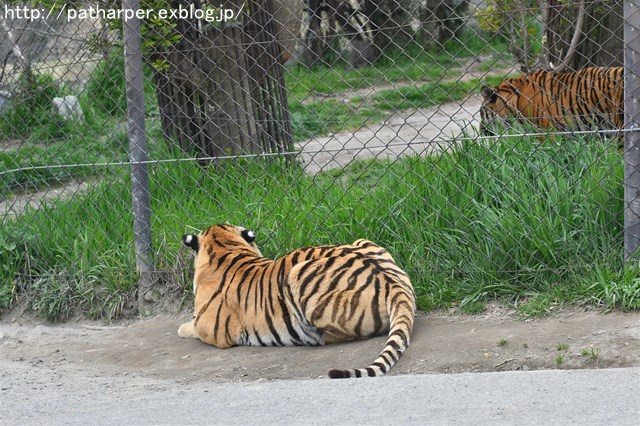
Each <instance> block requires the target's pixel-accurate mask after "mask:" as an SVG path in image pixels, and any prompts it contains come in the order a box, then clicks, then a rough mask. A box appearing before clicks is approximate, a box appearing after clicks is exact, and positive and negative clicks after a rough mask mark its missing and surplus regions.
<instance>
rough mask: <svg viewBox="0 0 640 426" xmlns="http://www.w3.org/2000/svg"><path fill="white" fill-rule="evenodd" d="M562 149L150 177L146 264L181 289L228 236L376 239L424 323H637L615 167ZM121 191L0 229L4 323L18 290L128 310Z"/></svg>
mask: <svg viewBox="0 0 640 426" xmlns="http://www.w3.org/2000/svg"><path fill="white" fill-rule="evenodd" d="M556 142H557V144H555V143H545V144H539V143H538V142H537V141H536V140H530V139H516V140H507V141H505V142H502V143H496V144H490V145H483V144H479V143H475V142H473V143H472V142H467V143H464V144H462V145H461V146H460V147H459V149H457V150H456V151H455V152H453V153H446V154H442V155H440V156H434V157H427V158H420V157H406V158H402V159H399V160H396V161H393V162H389V161H374V160H370V161H361V162H356V163H354V164H352V165H351V166H349V167H347V168H345V169H341V170H336V171H330V172H326V173H323V174H320V175H316V176H309V175H306V174H304V172H303V171H302V170H301V168H300V167H297V166H295V165H290V164H289V165H286V164H283V163H280V162H279V161H273V160H271V161H267V160H264V159H256V160H229V161H228V162H222V163H220V164H218V165H217V166H211V167H209V168H203V167H200V166H197V165H195V164H192V163H190V162H175V163H168V164H158V165H154V166H152V167H151V192H152V203H153V204H152V211H153V216H152V226H153V235H154V242H153V244H154V250H155V264H156V267H157V268H158V269H159V270H162V271H164V272H165V273H166V274H167V277H166V279H169V280H174V281H175V280H179V275H181V274H183V273H184V271H183V270H182V268H183V266H182V265H184V264H185V256H188V253H187V251H186V250H184V249H182V248H181V242H180V236H181V234H183V233H184V232H194V230H199V229H202V228H204V227H206V226H208V225H211V224H213V223H219V222H225V221H228V222H231V223H237V224H243V225H244V226H246V227H250V228H252V229H254V230H255V231H256V233H257V235H258V244H259V245H260V246H261V249H262V250H263V253H265V255H268V256H270V257H275V256H279V255H282V254H284V253H285V252H286V251H288V250H291V249H294V248H297V247H299V246H302V245H309V244H330V243H346V242H351V241H353V240H354V239H356V238H361V237H365V238H369V239H372V240H374V241H376V242H378V243H380V244H382V245H384V246H386V247H387V248H388V249H389V250H390V251H391V252H392V254H393V255H394V257H395V258H396V260H397V261H398V263H399V264H400V265H401V266H402V267H403V268H405V269H406V270H407V271H408V272H409V274H410V276H411V278H412V280H413V283H414V286H415V288H416V291H417V293H418V296H419V299H418V300H419V306H420V307H421V308H423V309H429V308H432V307H444V306H451V305H462V306H467V307H469V308H470V309H474V307H477V306H478V303H480V304H482V303H483V301H486V300H487V299H489V298H505V299H506V300H509V301H512V302H514V303H520V304H522V305H523V309H527V306H528V307H529V309H531V306H533V302H534V301H535V302H536V303H537V306H540V307H539V310H540V309H542V310H544V309H545V306H548V304H549V303H553V302H563V301H570V302H580V301H585V302H588V303H593V304H598V305H604V306H610V307H613V306H621V307H624V308H634V307H635V308H637V307H640V301H639V300H638V297H637V296H638V286H639V285H640V279H638V277H637V275H636V272H635V271H633V270H632V271H626V270H624V269H623V268H622V257H621V253H622V217H623V203H622V199H623V193H622V191H623V190H622V173H623V172H622V161H621V158H620V156H619V154H618V153H617V151H616V150H615V149H614V148H612V147H609V146H606V145H604V144H602V143H600V142H593V141H587V140H583V139H577V138H573V139H558V140H556ZM114 176H116V179H115V180H113V181H109V182H104V183H103V184H101V185H98V186H97V187H96V188H95V189H94V190H93V191H91V192H89V193H87V194H86V195H85V196H84V197H79V198H77V199H73V200H70V201H67V202H64V203H63V202H58V203H57V205H56V206H55V207H49V208H46V209H42V210H38V211H31V212H29V213H27V214H26V215H24V216H22V217H20V218H19V219H18V220H16V221H15V222H12V223H4V224H2V225H1V226H0V235H4V240H3V241H2V244H4V245H5V246H8V247H12V250H9V251H8V252H5V254H4V256H5V257H7V259H6V263H5V264H6V265H8V266H7V267H5V268H4V269H0V274H1V276H0V280H1V281H0V282H2V283H3V284H1V285H0V288H1V289H2V290H1V292H0V295H4V296H3V298H2V297H0V301H4V302H2V303H4V305H5V307H6V305H7V303H8V302H7V300H9V299H11V298H13V297H15V294H16V288H15V286H16V285H17V286H18V287H19V288H18V290H20V289H21V288H22V289H25V288H29V287H31V288H36V290H37V291H38V292H40V293H39V294H41V295H44V294H45V293H46V290H45V289H46V288H47V286H49V287H50V288H52V289H53V290H51V291H54V293H55V294H57V295H58V298H59V297H64V298H66V300H71V301H72V302H73V303H71V302H70V303H69V304H68V306H66V307H65V306H63V307H61V308H59V310H61V311H63V312H68V311H69V310H70V309H71V307H73V306H74V304H75V306H80V307H82V309H84V310H85V311H87V310H89V307H91V309H92V310H91V312H93V314H94V315H96V316H101V315H102V316H108V315H111V314H108V312H111V313H112V314H117V312H118V311H119V309H121V308H122V306H124V302H123V301H126V300H128V299H129V298H130V297H131V295H132V293H133V292H134V291H135V282H136V275H135V262H134V253H133V240H132V238H133V237H132V231H131V229H132V226H131V224H132V218H131V213H130V207H129V198H130V197H129V186H128V179H127V178H126V170H122V173H115V174H114ZM118 176H119V177H118ZM70 230H72V231H70ZM187 259H188V257H187ZM187 264H188V262H187ZM596 269H597V271H598V273H595V272H594V271H595V270H596ZM42 277H48V278H47V279H44V280H43V279H42ZM51 277H53V278H51ZM43 292H45V293H43ZM83 295H84V296H83ZM40 299H42V297H41V298H40ZM523 300H526V301H529V302H530V303H529V304H528V305H527V304H526V303H524V304H523V303H521V302H522V301H523ZM541 300H543V301H546V302H544V303H540V301H541ZM117 303H119V305H116V307H114V304H117ZM96 306H98V307H99V308H96ZM36 307H37V306H36ZM118 307H119V308H118ZM40 308H41V309H43V310H44V307H40ZM56 312H57V311H56ZM105 312H107V313H105Z"/></svg>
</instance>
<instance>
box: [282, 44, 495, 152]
mask: <svg viewBox="0 0 640 426" xmlns="http://www.w3.org/2000/svg"><path fill="white" fill-rule="evenodd" d="M504 49H505V47H504V45H503V42H502V41H500V40H498V39H495V41H493V42H492V43H491V44H487V43H486V42H479V41H478V37H474V35H473V34H470V33H465V34H464V35H463V37H462V39H461V40H458V41H450V42H448V43H447V44H446V45H445V49H444V50H434V49H432V50H425V49H423V48H422V46H420V45H419V44H417V43H409V44H408V45H407V46H405V48H404V50H396V51H392V52H390V53H388V54H387V55H385V56H384V57H383V58H382V59H381V60H380V61H378V62H377V63H376V64H375V65H372V66H370V67H363V68H357V69H353V68H351V67H348V66H346V65H340V64H335V65H333V66H326V65H323V66H315V67H312V68H308V67H306V66H303V65H297V66H294V67H291V68H289V69H288V70H287V72H286V76H285V80H286V86H287V93H288V97H289V110H290V112H291V116H292V129H293V138H294V140H295V141H301V140H305V139H309V138H311V137H316V136H323V135H326V134H328V133H330V132H336V131H341V130H350V129H357V128H360V127H362V126H365V125H369V124H371V123H375V122H378V121H381V120H382V119H383V118H385V117H388V116H389V115H390V113H391V112H393V111H398V110H403V109H409V108H426V107H429V106H433V105H438V104H440V103H442V102H451V101H455V100H459V99H463V98H464V97H465V96H467V95H468V94H469V93H470V92H477V91H478V90H479V87H480V86H481V85H482V84H481V83H480V81H479V80H477V79H474V80H471V81H458V79H459V78H460V76H461V75H462V72H463V70H464V67H465V63H464V62H465V60H466V59H467V58H471V57H475V56H477V55H486V54H495V53H496V52H500V51H503V50H504ZM456 66H458V67H459V69H458V70H454V69H452V68H454V67H456ZM486 80H487V81H486V83H484V84H489V85H497V84H498V83H499V82H500V81H501V80H502V79H501V78H496V77H489V78H487V79H486ZM394 83H402V84H403V85H405V87H401V88H398V89H380V90H378V91H377V92H376V93H375V94H374V95H373V96H372V97H370V99H363V98H362V97H361V96H358V95H353V96H350V97H348V99H349V100H348V101H347V102H341V101H337V100H335V99H326V98H327V97H329V96H335V95H336V94H340V93H342V94H345V93H346V94H349V93H350V92H352V91H354V90H357V89H364V88H369V87H372V86H384V85H390V84H394Z"/></svg>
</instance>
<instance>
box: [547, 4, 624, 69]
mask: <svg viewBox="0 0 640 426" xmlns="http://www.w3.org/2000/svg"><path fill="white" fill-rule="evenodd" d="M540 4H541V7H542V9H541V11H542V17H543V19H545V18H546V20H545V21H544V22H543V24H544V25H545V29H544V31H545V36H546V37H545V43H544V44H543V55H542V60H541V62H542V67H543V68H546V69H558V68H561V69H564V68H565V66H566V68H567V69H571V70H577V69H580V68H583V67H586V66H622V60H623V47H624V46H623V27H622V24H623V16H622V14H623V9H622V6H623V0H601V1H593V2H592V1H588V2H587V1H585V2H584V3H583V1H580V2H562V1H560V0H541V2H540ZM583 5H584V6H585V9H584V12H583V13H582V21H583V22H582V24H581V6H583Z"/></svg>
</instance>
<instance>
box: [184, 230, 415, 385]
mask: <svg viewBox="0 0 640 426" xmlns="http://www.w3.org/2000/svg"><path fill="white" fill-rule="evenodd" d="M245 233H247V231H245V230H244V228H240V227H236V226H232V225H215V226H212V227H209V228H208V229H206V230H205V231H203V232H202V233H201V234H200V235H197V236H196V235H188V236H184V237H183V242H184V243H185V245H187V246H189V247H191V248H192V249H193V250H194V251H195V252H196V256H195V276H194V292H195V307H194V312H195V315H194V318H193V320H192V321H191V322H189V323H186V324H182V325H181V326H180V329H179V331H178V334H179V335H180V336H181V337H196V338H198V339H200V340H202V341H203V342H206V343H209V344H211V345H214V346H217V347H219V348H227V347H230V346H235V345H255V346H316V345H323V344H327V343H333V342H342V341H349V340H355V339H363V338H368V337H372V336H376V335H379V334H380V333H383V332H388V337H387V341H386V343H385V345H384V347H383V349H382V351H381V352H380V354H379V355H378V357H377V358H376V359H375V360H374V361H373V362H372V363H371V364H370V365H369V366H366V367H363V368H356V369H346V370H340V369H332V370H331V371H330V372H329V377H332V378H345V377H363V376H380V375H383V374H386V373H387V372H388V371H389V369H390V368H391V367H392V366H393V365H394V364H395V363H396V362H397V361H398V360H399V359H400V357H401V356H402V353H403V352H404V351H405V350H406V349H407V347H408V346H409V343H410V338H411V333H412V330H413V322H414V315H415V294H414V291H413V287H412V285H411V281H410V279H409V277H408V275H407V274H406V272H405V271H403V270H402V269H400V267H399V266H398V265H397V264H396V263H395V261H394V260H393V258H392V257H391V255H390V254H389V253H388V252H387V251H386V250H385V249H384V248H382V247H380V246H378V245H377V244H375V243H373V242H371V241H367V240H356V241H355V242H354V243H353V244H350V245H333V246H317V247H305V248H301V249H298V250H295V251H293V252H290V253H288V254H286V255H284V256H282V257H280V258H278V259H276V260H271V259H267V258H264V257H262V255H261V253H260V251H259V250H258V248H257V247H256V245H255V244H254V242H253V237H251V238H248V237H246V235H245ZM251 235H253V234H252V233H251Z"/></svg>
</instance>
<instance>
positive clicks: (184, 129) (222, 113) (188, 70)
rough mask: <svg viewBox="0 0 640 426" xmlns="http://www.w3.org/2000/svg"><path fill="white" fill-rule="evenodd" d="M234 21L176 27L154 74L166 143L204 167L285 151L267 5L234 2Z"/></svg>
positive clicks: (285, 123) (280, 77)
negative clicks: (230, 157) (243, 156)
mask: <svg viewBox="0 0 640 426" xmlns="http://www.w3.org/2000/svg"><path fill="white" fill-rule="evenodd" d="M222 7H224V8H229V9H232V10H234V11H240V10H241V8H242V7H244V8H245V10H248V11H249V12H248V14H247V13H245V12H243V13H241V14H240V16H241V18H240V19H239V20H238V21H233V22H226V23H225V22H223V23H221V24H220V25H210V26H208V27H206V26H205V27H201V26H199V24H198V23H197V22H189V21H185V20H183V21H179V23H178V27H177V29H178V31H179V32H180V34H181V35H182V39H181V40H180V42H179V43H177V44H176V45H175V46H172V47H171V48H170V50H168V51H167V52H163V53H161V54H160V55H159V56H160V57H164V58H165V59H166V60H167V61H168V63H169V67H168V69H167V70H164V71H158V72H157V73H156V89H157V92H158V104H159V107H160V113H161V121H162V127H163V132H164V135H165V138H167V139H168V140H171V141H175V142H176V143H177V144H178V145H179V146H180V148H182V149H183V150H184V151H187V152H189V153H193V154H195V155H196V156H198V157H201V158H202V161H209V160H211V158H217V157H221V156H228V155H238V154H258V153H282V152H289V151H291V141H292V134H291V126H290V117H289V112H288V109H287V97H286V91H285V90H284V68H283V64H282V61H283V51H282V49H281V46H280V43H279V42H278V40H277V38H276V35H277V34H278V32H279V31H280V29H279V28H278V25H279V24H278V23H277V22H276V21H275V19H274V18H273V14H272V12H271V3H270V0H249V1H246V2H243V1H239V0H234V1H233V3H229V2H228V3H226V4H224V5H223V6H222Z"/></svg>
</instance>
